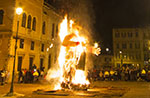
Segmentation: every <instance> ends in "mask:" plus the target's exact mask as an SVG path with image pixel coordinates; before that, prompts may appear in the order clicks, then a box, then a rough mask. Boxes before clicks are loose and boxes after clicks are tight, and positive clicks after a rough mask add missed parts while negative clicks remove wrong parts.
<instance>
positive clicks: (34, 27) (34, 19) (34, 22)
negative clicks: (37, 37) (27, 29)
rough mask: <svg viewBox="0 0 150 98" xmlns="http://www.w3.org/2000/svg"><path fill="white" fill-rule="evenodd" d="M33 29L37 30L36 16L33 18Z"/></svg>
mask: <svg viewBox="0 0 150 98" xmlns="http://www.w3.org/2000/svg"><path fill="white" fill-rule="evenodd" d="M32 30H34V31H35V30H36V18H35V17H34V18H33V23H32Z"/></svg>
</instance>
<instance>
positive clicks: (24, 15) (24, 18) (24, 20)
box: [21, 13, 26, 27]
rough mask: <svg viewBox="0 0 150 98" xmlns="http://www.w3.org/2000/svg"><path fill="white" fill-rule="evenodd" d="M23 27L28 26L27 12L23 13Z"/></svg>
mask: <svg viewBox="0 0 150 98" xmlns="http://www.w3.org/2000/svg"><path fill="white" fill-rule="evenodd" d="M21 26H22V27H25V26H26V14H25V13H23V16H22V24H21Z"/></svg>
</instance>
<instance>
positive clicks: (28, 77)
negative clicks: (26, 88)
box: [0, 65, 44, 85]
mask: <svg viewBox="0 0 150 98" xmlns="http://www.w3.org/2000/svg"><path fill="white" fill-rule="evenodd" d="M9 77H10V72H9V71H7V70H5V69H0V85H4V84H6V83H7V81H8V79H9ZM14 78H15V79H16V80H17V81H16V82H18V83H35V82H38V81H39V80H41V79H43V78H44V67H43V68H40V69H39V68H37V67H36V66H35V65H34V66H32V68H31V69H30V70H27V69H22V70H20V71H17V72H16V74H15V77H14Z"/></svg>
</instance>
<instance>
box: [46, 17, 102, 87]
mask: <svg viewBox="0 0 150 98" xmlns="http://www.w3.org/2000/svg"><path fill="white" fill-rule="evenodd" d="M69 23H70V24H69V25H68V20H67V17H65V18H64V20H63V21H62V23H61V24H60V32H59V37H60V40H61V43H62V45H61V47H60V53H59V57H58V64H59V68H58V69H57V71H55V72H54V73H52V75H51V74H49V75H48V77H47V78H48V79H49V78H57V79H58V81H57V83H56V85H55V88H54V89H61V83H62V82H64V83H68V82H69V83H70V82H71V83H73V84H81V85H82V84H83V85H89V84H90V82H89V81H88V80H87V79H86V75H85V72H84V71H83V70H77V69H76V66H77V65H78V63H79V60H80V56H81V54H82V53H83V52H84V51H87V46H86V41H87V39H86V38H85V37H81V36H80V35H79V33H80V31H79V30H78V29H77V28H76V27H73V24H74V22H73V21H72V20H70V22H69ZM68 26H69V29H68ZM91 50H92V51H91V52H92V53H94V54H96V55H98V54H99V51H100V48H98V45H97V46H95V47H92V49H91Z"/></svg>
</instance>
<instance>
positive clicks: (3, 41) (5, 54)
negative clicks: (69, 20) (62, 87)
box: [0, 0, 62, 72]
mask: <svg viewBox="0 0 150 98" xmlns="http://www.w3.org/2000/svg"><path fill="white" fill-rule="evenodd" d="M18 6H20V7H22V8H23V13H25V14H26V25H25V27H23V26H22V19H23V13H22V14H21V15H19V16H18V15H17V14H15V8H17V7H18ZM10 7H11V8H10ZM0 9H4V13H5V14H4V19H3V20H4V22H3V24H2V25H0V46H1V47H3V48H0V64H3V65H0V68H3V67H6V69H7V70H9V71H10V72H11V71H12V67H13V62H14V57H13V56H14V49H15V48H14V47H15V39H14V37H15V36H16V32H17V21H19V29H18V37H19V39H18V42H17V55H16V64H15V65H16V66H15V70H16V71H17V70H18V65H19V64H20V65H21V69H25V68H26V69H29V66H30V58H33V63H32V65H33V64H35V65H36V66H37V68H40V60H41V59H43V67H45V71H47V70H48V64H49V63H50V65H51V66H52V65H54V63H55V61H56V60H57V56H58V53H57V49H58V46H59V43H58V41H59V38H58V36H57V34H58V33H57V32H58V28H59V23H60V22H61V19H62V17H61V16H60V15H59V14H58V13H56V11H55V10H54V8H53V7H51V6H50V5H48V4H45V3H44V0H33V1H30V0H15V1H14V0H9V1H8V0H5V1H3V0H1V1H0ZM29 15H31V29H29V28H28V27H27V24H28V16H29ZM8 16H9V18H7V17H8ZM34 17H35V18H36V30H33V29H32V25H33V24H32V23H33V18H34ZM44 21H45V34H43V33H42V26H43V22H44ZM53 24H54V25H53ZM52 26H54V27H52ZM52 29H53V30H52ZM52 32H53V34H54V37H52ZM21 39H23V40H24V42H23V48H20V43H21ZM31 41H33V42H34V50H31ZM42 44H44V51H41V47H42ZM51 44H53V47H51V48H50V45H51ZM49 55H51V58H50V60H49ZM19 58H20V59H21V58H22V63H20V62H21V60H20V59H19ZM49 61H50V62H49ZM4 63H5V65H4Z"/></svg>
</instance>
